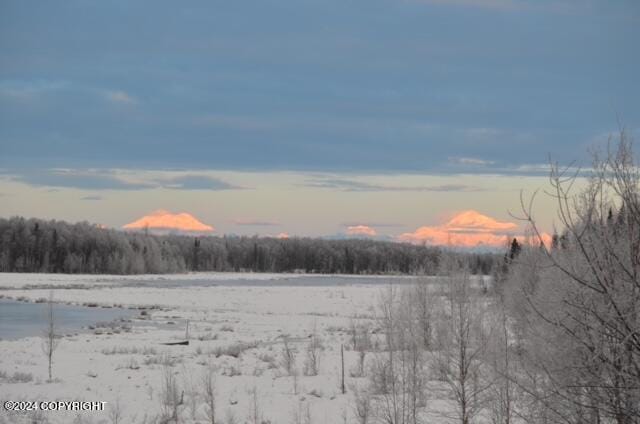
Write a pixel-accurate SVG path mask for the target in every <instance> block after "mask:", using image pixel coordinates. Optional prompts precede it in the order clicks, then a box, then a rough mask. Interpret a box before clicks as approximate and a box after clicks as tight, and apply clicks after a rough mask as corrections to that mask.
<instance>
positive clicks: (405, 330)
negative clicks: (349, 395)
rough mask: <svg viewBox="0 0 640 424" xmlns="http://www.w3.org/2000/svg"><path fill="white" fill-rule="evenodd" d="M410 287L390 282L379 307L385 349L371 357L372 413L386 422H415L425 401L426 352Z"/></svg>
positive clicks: (410, 423) (408, 423) (400, 423)
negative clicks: (399, 287) (397, 286)
mask: <svg viewBox="0 0 640 424" xmlns="http://www.w3.org/2000/svg"><path fill="white" fill-rule="evenodd" d="M408 289H410V288H404V289H403V290H402V291H398V290H397V289H396V288H395V287H393V286H389V288H388V289H387V290H385V292H384V293H383V295H382V298H381V300H380V303H379V307H378V314H379V323H380V327H381V328H382V329H383V332H384V351H383V352H378V353H377V354H376V355H374V357H373V359H372V361H371V364H372V365H371V371H370V380H371V390H372V392H373V394H374V395H375V396H374V398H373V399H374V408H373V413H374V415H375V416H376V418H377V419H378V420H380V421H381V422H384V423H387V424H415V423H417V422H419V421H420V411H421V409H422V408H423V407H424V405H425V397H424V352H423V350H422V349H421V345H422V343H421V342H420V336H419V334H418V333H419V329H418V325H417V319H416V310H415V308H414V304H413V302H412V301H411V291H410V290H408Z"/></svg>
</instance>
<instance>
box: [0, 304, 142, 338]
mask: <svg viewBox="0 0 640 424" xmlns="http://www.w3.org/2000/svg"><path fill="white" fill-rule="evenodd" d="M47 312H48V307H47V304H46V303H31V302H19V301H15V300H8V299H0V339H2V340H11V339H19V338H22V337H32V336H40V335H42V332H43V330H44V328H45V326H46V325H47V319H48V318H47ZM135 313H137V312H136V311H132V310H127V309H120V308H89V307H85V306H71V305H61V304H54V305H53V314H54V321H55V326H56V333H59V334H64V333H66V332H71V331H78V330H80V329H82V328H83V327H87V326H89V325H93V324H95V323H97V322H108V321H112V320H114V319H118V318H121V317H130V316H132V315H134V314H135Z"/></svg>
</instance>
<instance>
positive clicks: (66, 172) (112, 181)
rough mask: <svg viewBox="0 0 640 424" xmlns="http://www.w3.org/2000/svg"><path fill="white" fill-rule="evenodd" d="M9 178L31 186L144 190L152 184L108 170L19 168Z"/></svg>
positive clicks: (151, 186)
mask: <svg viewBox="0 0 640 424" xmlns="http://www.w3.org/2000/svg"><path fill="white" fill-rule="evenodd" d="M9 179H10V180H12V181H17V182H20V183H24V184H28V185H30V186H33V187H58V188H60V187H64V188H75V189H80V190H144V189H149V188H153V187H154V185H153V184H149V183H138V182H131V181H127V180H125V179H122V178H121V177H119V176H116V175H114V174H112V173H108V172H106V173H105V172H96V171H92V170H71V169H48V170H34V169H28V170H21V171H20V172H19V173H17V174H13V175H9Z"/></svg>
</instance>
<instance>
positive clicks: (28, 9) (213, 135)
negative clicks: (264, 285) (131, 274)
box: [0, 0, 640, 234]
mask: <svg viewBox="0 0 640 424" xmlns="http://www.w3.org/2000/svg"><path fill="white" fill-rule="evenodd" d="M639 39H640V4H639V3H637V2H634V1H588V0H584V1H554V2H552V1H544V0H543V1H517V0H477V1H472V0H450V1H447V0H414V1H411V0H407V1H402V0H400V1H386V0H368V1H332V0H323V1H307V0H297V1H289V0H275V1H271V0H267V1H260V2H245V1H234V2H217V1H190V2H169V1H158V0H154V1H134V0H128V1H118V0H115V1H108V2H104V1H93V0H79V1H74V0H69V1H64V2H32V1H24V0H20V1H12V0H4V1H3V2H2V3H1V4H0V168H1V169H0V172H2V176H3V179H2V181H0V193H3V194H4V195H5V196H3V197H4V198H7V195H8V196H9V197H8V198H13V199H14V200H13V204H12V205H7V203H6V202H3V203H4V206H3V207H0V214H3V215H7V214H11V213H20V214H25V215H30V216H31V215H43V214H44V215H47V214H49V210H47V209H45V210H43V209H42V208H38V209H37V210H34V209H30V207H26V206H24V207H23V206H21V204H28V203H29V202H30V201H31V200H33V199H32V197H33V196H39V195H41V194H42V193H41V191H42V190H45V189H46V190H49V191H48V193H51V190H57V192H58V193H59V195H60V196H67V197H65V199H69V201H71V200H72V199H77V203H73V202H72V203H71V205H75V206H76V209H78V208H79V209H80V210H81V212H87V213H88V214H92V213H94V212H92V211H84V210H82V208H83V207H84V206H81V205H82V204H83V203H82V202H83V200H82V199H83V198H94V199H97V198H99V199H100V200H94V202H105V203H104V204H103V205H102V207H103V208H104V207H112V208H114V209H115V208H122V207H125V208H126V205H125V203H127V202H125V201H124V200H123V199H124V197H122V196H126V195H128V194H127V193H128V192H131V191H132V190H133V191H145V190H151V191H153V190H156V191H158V190H161V191H162V192H163V193H165V194H164V196H165V199H166V202H165V203H166V204H165V205H158V206H163V207H164V208H165V209H172V208H173V209H180V208H181V204H180V202H181V201H183V200H179V199H178V198H179V195H178V193H183V192H185V193H184V194H185V195H188V194H189V193H186V192H194V191H195V192H200V193H201V192H203V191H204V192H211V193H213V194H215V193H218V192H223V191H225V192H228V191H237V192H238V196H242V195H245V194H246V192H247V190H249V191H251V190H253V191H254V193H253V194H254V195H255V191H256V190H260V187H259V184H258V182H259V181H262V180H264V179H263V178H262V177H259V175H266V174H270V173H271V174H273V173H287V172H293V173H297V174H295V175H296V177H295V178H294V177H291V178H293V179H292V180H290V181H289V182H288V183H287V184H289V185H288V186H296V187H300V186H301V185H302V186H305V185H306V187H307V188H308V193H307V194H305V196H313V195H314V192H313V190H316V191H318V190H320V191H323V192H326V191H327V190H334V192H335V193H336V195H338V193H340V192H343V191H344V189H345V187H344V184H342V185H341V184H340V183H341V182H342V183H344V181H347V184H348V183H349V181H350V182H353V179H359V178H360V179H362V177H363V176H365V175H375V176H380V175H383V176H384V175H389V176H397V175H409V176H410V175H421V176H424V178H425V181H424V182H417V183H416V182H412V184H413V185H411V184H409V182H408V180H407V181H405V182H403V181H395V182H394V184H386V187H387V188H388V189H389V188H395V189H397V190H390V189H389V190H383V191H387V192H388V191H394V192H397V193H404V194H405V196H417V195H419V194H420V193H424V192H425V189H424V187H431V188H432V189H433V184H432V182H430V181H426V180H427V179H429V178H432V177H434V176H443V175H444V176H448V180H447V181H439V182H438V184H439V186H440V192H443V191H446V190H445V189H446V188H447V187H448V188H449V189H451V190H450V191H451V193H454V194H455V193H458V194H459V195H460V196H464V195H465V194H464V193H465V192H467V191H468V190H467V189H468V187H466V188H464V189H460V188H461V186H469V181H468V179H467V180H464V182H461V181H462V179H461V178H462V177H460V175H461V174H464V175H496V174H497V175H515V176H518V177H530V176H532V175H539V174H540V172H539V168H538V165H539V164H542V163H545V162H546V160H547V157H548V155H549V154H551V155H552V156H553V157H554V158H555V159H558V160H560V161H564V162H568V161H570V160H574V159H577V160H580V161H583V162H584V161H587V160H588V155H587V154H586V152H587V149H588V148H589V147H591V146H594V145H597V144H599V143H602V142H603V141H604V140H606V138H607V136H608V135H609V134H612V133H613V132H615V131H616V130H617V128H618V123H619V122H621V123H622V124H623V125H624V126H626V127H627V128H629V129H630V130H631V132H632V133H635V132H636V131H635V129H636V128H640V108H638V99H639V98H640V96H639V95H640V84H638V82H637V75H639V74H640V56H639V55H638V54H637V53H638V48H637V40H639ZM60 169H63V170H64V172H63V173H62V174H61V172H60V171H59V170H60ZM143 170H144V171H145V172H156V171H157V172H161V171H164V172H178V171H180V172H182V173H181V174H175V173H174V174H171V175H160V174H157V175H156V176H155V177H154V178H156V179H155V180H153V181H150V180H149V179H148V178H147V179H146V180H145V181H144V182H142V183H141V182H140V181H135V180H136V178H137V179H138V180H140V177H139V176H137V177H136V176H135V175H134V174H135V173H136V172H138V171H140V172H142V171H143ZM123 172H124V173H126V174H127V175H128V177H127V178H126V179H123V178H121V176H122V173H123ZM216 172H218V173H221V172H222V173H224V172H236V173H241V172H244V173H249V174H252V175H253V178H254V179H255V180H256V183H255V184H249V185H246V184H245V185H243V184H242V182H241V181H240V180H242V179H243V178H242V177H238V181H233V180H231V179H228V178H227V179H223V178H221V177H220V175H219V174H216ZM114 175H115V176H114ZM287 175H293V174H287ZM167 178H169V179H171V178H178V179H179V180H178V181H167ZM247 178H249V179H251V178H250V177H247ZM318 179H320V180H322V181H320V183H318V181H317V180H318ZM275 180H277V178H276V177H274V181H275ZM283 184H284V183H283ZM314 184H315V185H314ZM359 184H363V182H362V181H360V182H359ZM364 184H370V183H367V182H366V181H365V182H364ZM376 184H378V186H380V185H383V186H384V185H385V184H384V181H383V180H382V182H378V183H376ZM531 184H532V183H531V182H530V181H527V182H524V183H523V184H522V185H523V186H526V187H529V186H530V185H531ZM285 186H287V185H286V184H285V185H283V186H280V189H282V190H284V188H283V187H285ZM390 186H392V187H390ZM351 188H352V189H353V188H354V187H353V186H352V187H351ZM355 188H356V190H357V191H359V192H367V193H371V192H376V191H377V192H379V191H380V190H375V187H373V188H372V187H368V188H367V187H364V189H363V186H362V185H360V186H359V187H355ZM378 188H379V187H378ZM484 189H497V190H500V187H497V188H493V187H485V188H484ZM70 190H71V191H70ZM73 190H79V191H78V193H76V192H72V191H73ZM105 191H108V192H109V196H106V195H105V194H104V193H105ZM285 191H286V190H285ZM427 191H429V190H427ZM431 191H433V190H431ZM39 193H40V194H39ZM100 193H102V194H100ZM243 193H245V194H243ZM191 194H192V195H196V194H198V193H191ZM213 194H212V195H213ZM361 194H362V193H361ZM364 194H366V193H364ZM364 194H363V195H364ZM447 194H448V193H447ZM73 196H75V197H73ZM118 196H120V197H118ZM109 199H112V200H109ZM336 199H337V198H336ZM282 201H283V202H284V203H287V202H291V203H293V202H294V199H293V198H291V199H289V200H286V199H283V200H282ZM335 201H337V200H335ZM20 202H22V203H20ZM84 202H85V203H86V201H84ZM453 203H455V202H453ZM453 203H447V202H444V204H443V205H442V208H443V209H455V208H456V207H457V206H456V205H455V204H453ZM507 203H508V202H506V203H505V204H504V205H501V206H496V207H494V208H493V209H491V208H489V209H491V210H485V212H486V213H488V214H493V215H494V216H503V217H504V216H505V215H504V214H505V213H506V212H505V211H506V209H507V207H506V206H507ZM70 207H71V206H70ZM500 207H501V208H502V209H499V208H500ZM254 208H255V209H256V210H257V212H255V213H254V215H256V217H255V218H256V219H266V218H264V217H262V216H260V215H262V214H261V213H260V210H261V209H260V208H261V206H260V205H259V204H256V205H254ZM468 208H476V205H473V204H470V205H469V206H468ZM140 209H141V210H142V209H144V206H141V207H140ZM363 211H364V209H363ZM128 212H129V213H130V215H134V214H135V213H138V212H140V211H138V210H135V211H134V210H129V211H128ZM77 213H78V211H77V210H75V211H73V212H71V211H69V213H67V215H65V214H64V213H63V212H62V211H60V212H58V213H51V214H50V215H52V216H55V217H60V218H64V217H65V216H67V217H69V218H70V219H71V218H75V217H76V215H77ZM430 213H431V214H432V215H433V216H435V215H434V214H435V212H430ZM353 214H354V215H355V212H354V213H353ZM61 215H63V216H61ZM347 215H348V214H345V220H350V219H354V218H355V219H357V217H354V216H347ZM134 217H135V216H131V218H134ZM103 218H104V217H103V216H100V214H98V216H95V215H94V216H87V217H86V219H89V220H105V219H103ZM206 218H208V219H209V220H210V221H211V220H213V221H216V220H217V219H218V218H217V215H215V214H214V213H213V212H212V214H211V216H208V217H206ZM236 218H237V217H236ZM236 218H233V217H231V216H229V217H225V218H224V219H227V220H229V222H231V221H232V220H233V219H236ZM122 219H123V220H124V218H122ZM417 219H418V218H416V220H417ZM389 220H393V219H392V218H391V217H390V218H389ZM108 224H110V225H114V226H117V225H121V224H122V223H121V222H119V221H118V222H116V220H112V221H111V222H108ZM334 224H335V225H336V226H337V225H338V223H337V222H335V223H334ZM309 225H310V224H309ZM407 225H408V226H411V225H414V226H415V225H418V222H417V221H416V222H411V223H407ZM227 230H228V231H233V228H232V227H229V228H228V229H227ZM300 231H301V232H305V230H304V228H303V227H301V229H300ZM306 232H307V233H309V234H315V233H317V232H318V230H317V229H315V228H313V227H311V226H309V227H308V228H307V231H306Z"/></svg>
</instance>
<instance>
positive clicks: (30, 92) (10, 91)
mask: <svg viewBox="0 0 640 424" xmlns="http://www.w3.org/2000/svg"><path fill="white" fill-rule="evenodd" d="M69 85H70V84H69V83H68V82H66V81H55V80H44V79H37V80H1V81H0V96H6V97H11V98H14V99H17V100H31V99H34V98H36V97H37V96H39V95H41V94H44V93H49V92H54V91H59V90H62V89H65V88H67V87H69Z"/></svg>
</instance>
